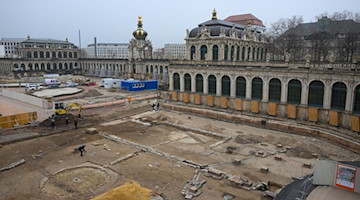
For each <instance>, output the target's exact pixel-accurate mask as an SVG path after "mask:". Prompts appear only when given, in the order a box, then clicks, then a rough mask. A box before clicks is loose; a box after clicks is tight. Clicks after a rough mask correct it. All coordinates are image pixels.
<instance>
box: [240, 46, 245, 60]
mask: <svg viewBox="0 0 360 200" xmlns="http://www.w3.org/2000/svg"><path fill="white" fill-rule="evenodd" d="M241 60H242V61H244V60H245V47H243V48H242V51H241Z"/></svg>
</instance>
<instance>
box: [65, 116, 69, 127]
mask: <svg viewBox="0 0 360 200" xmlns="http://www.w3.org/2000/svg"><path fill="white" fill-rule="evenodd" d="M65 123H66V125H67V126H70V120H69V118H68V117H66V118H65Z"/></svg>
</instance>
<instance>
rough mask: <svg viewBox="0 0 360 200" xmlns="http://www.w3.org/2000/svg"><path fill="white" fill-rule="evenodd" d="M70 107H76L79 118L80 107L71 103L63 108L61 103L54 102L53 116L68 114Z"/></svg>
mask: <svg viewBox="0 0 360 200" xmlns="http://www.w3.org/2000/svg"><path fill="white" fill-rule="evenodd" d="M72 107H77V108H78V116H81V115H80V114H81V109H82V106H80V105H79V104H78V103H72V104H70V105H68V106H66V107H64V103H63V102H56V103H55V114H56V115H66V114H68V112H69V110H70V109H71V108H72Z"/></svg>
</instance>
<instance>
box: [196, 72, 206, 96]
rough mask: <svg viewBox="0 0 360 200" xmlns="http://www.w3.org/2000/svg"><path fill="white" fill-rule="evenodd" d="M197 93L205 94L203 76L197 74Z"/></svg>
mask: <svg viewBox="0 0 360 200" xmlns="http://www.w3.org/2000/svg"><path fill="white" fill-rule="evenodd" d="M195 79H196V92H198V93H203V92H204V79H203V76H202V75H201V74H197V75H196V77H195Z"/></svg>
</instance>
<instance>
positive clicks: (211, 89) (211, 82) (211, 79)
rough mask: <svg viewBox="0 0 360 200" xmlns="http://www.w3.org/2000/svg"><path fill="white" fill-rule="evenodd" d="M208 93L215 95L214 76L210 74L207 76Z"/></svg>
mask: <svg viewBox="0 0 360 200" xmlns="http://www.w3.org/2000/svg"><path fill="white" fill-rule="evenodd" d="M208 88H209V94H212V95H216V77H215V76H214V75H210V76H209V78H208Z"/></svg>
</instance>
